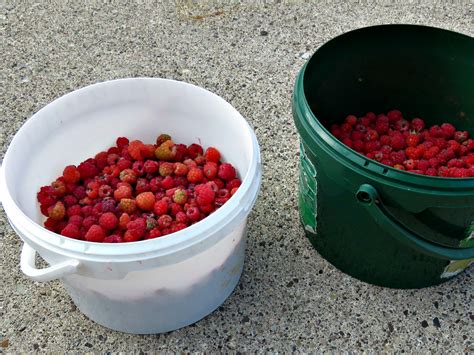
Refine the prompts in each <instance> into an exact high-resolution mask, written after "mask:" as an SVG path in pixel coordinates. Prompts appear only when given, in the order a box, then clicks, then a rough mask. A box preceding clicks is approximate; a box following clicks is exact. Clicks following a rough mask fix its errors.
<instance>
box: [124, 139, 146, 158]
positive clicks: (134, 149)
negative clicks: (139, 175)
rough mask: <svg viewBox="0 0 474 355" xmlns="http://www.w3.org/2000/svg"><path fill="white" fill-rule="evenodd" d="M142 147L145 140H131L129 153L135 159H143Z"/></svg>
mask: <svg viewBox="0 0 474 355" xmlns="http://www.w3.org/2000/svg"><path fill="white" fill-rule="evenodd" d="M142 147H143V142H142V141H140V140H134V141H131V142H130V143H129V145H128V154H130V156H131V157H132V158H133V159H134V160H143V158H144V157H143V154H142V151H141V150H142Z"/></svg>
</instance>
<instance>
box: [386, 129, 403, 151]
mask: <svg viewBox="0 0 474 355" xmlns="http://www.w3.org/2000/svg"><path fill="white" fill-rule="evenodd" d="M390 138H391V142H390V145H391V146H392V148H393V150H401V149H404V148H405V146H406V144H405V138H404V137H403V135H402V134H400V133H399V132H397V133H394V134H393V135H392V137H390Z"/></svg>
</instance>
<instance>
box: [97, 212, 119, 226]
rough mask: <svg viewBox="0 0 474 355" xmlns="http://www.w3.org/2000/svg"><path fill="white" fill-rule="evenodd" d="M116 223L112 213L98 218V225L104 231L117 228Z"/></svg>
mask: <svg viewBox="0 0 474 355" xmlns="http://www.w3.org/2000/svg"><path fill="white" fill-rule="evenodd" d="M118 222H119V221H118V218H117V217H116V216H115V214H113V213H112V212H106V213H104V214H103V215H102V216H100V218H99V225H100V226H101V227H102V228H104V229H106V230H112V229H115V228H117V226H118Z"/></svg>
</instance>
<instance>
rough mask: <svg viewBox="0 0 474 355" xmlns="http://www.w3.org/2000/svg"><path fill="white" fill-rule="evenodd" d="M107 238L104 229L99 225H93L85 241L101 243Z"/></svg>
mask: <svg viewBox="0 0 474 355" xmlns="http://www.w3.org/2000/svg"><path fill="white" fill-rule="evenodd" d="M105 237H106V234H105V232H104V230H103V229H102V227H101V226H99V225H97V224H94V225H92V226H91V227H90V228H89V230H88V231H87V233H86V235H85V239H86V240H87V241H88V242H96V243H101V242H102V241H103V240H104V238H105Z"/></svg>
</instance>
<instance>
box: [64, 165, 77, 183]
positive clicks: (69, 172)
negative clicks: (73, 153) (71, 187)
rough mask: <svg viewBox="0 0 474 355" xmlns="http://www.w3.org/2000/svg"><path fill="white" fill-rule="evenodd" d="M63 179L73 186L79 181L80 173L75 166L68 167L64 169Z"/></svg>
mask: <svg viewBox="0 0 474 355" xmlns="http://www.w3.org/2000/svg"><path fill="white" fill-rule="evenodd" d="M63 178H64V181H65V182H67V183H71V184H75V183H77V182H78V181H79V180H80V179H81V173H80V172H79V170H78V169H77V168H76V166H75V165H68V166H66V167H65V168H64V171H63Z"/></svg>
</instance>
